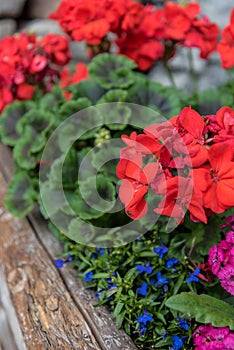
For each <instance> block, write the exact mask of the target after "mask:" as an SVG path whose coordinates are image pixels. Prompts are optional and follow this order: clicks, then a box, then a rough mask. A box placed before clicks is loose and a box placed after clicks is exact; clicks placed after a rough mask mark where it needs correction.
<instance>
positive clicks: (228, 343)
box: [223, 333, 234, 350]
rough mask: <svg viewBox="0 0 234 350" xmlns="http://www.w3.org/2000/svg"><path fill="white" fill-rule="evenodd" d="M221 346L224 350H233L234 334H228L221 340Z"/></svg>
mask: <svg viewBox="0 0 234 350" xmlns="http://www.w3.org/2000/svg"><path fill="white" fill-rule="evenodd" d="M223 346H224V348H223V349H224V350H233V349H234V334H233V333H230V334H229V335H228V336H227V337H226V338H224V340H223Z"/></svg>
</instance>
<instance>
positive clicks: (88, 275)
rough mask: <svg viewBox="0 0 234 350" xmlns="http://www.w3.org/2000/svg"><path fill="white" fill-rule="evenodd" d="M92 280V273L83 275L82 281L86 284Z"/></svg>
mask: <svg viewBox="0 0 234 350" xmlns="http://www.w3.org/2000/svg"><path fill="white" fill-rule="evenodd" d="M92 279H93V272H92V271H90V272H87V273H86V274H85V279H84V281H85V282H87V283H88V282H90V281H92Z"/></svg>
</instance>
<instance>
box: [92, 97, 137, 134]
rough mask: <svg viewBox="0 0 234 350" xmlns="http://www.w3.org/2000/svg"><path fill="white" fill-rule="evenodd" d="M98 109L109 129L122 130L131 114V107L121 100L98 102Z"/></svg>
mask: <svg viewBox="0 0 234 350" xmlns="http://www.w3.org/2000/svg"><path fill="white" fill-rule="evenodd" d="M98 109H99V111H100V113H101V114H102V116H103V118H104V124H105V125H106V126H107V127H108V128H109V129H111V130H124V129H125V128H126V126H127V124H128V122H129V120H130V118H131V115H132V111H131V108H129V107H128V106H127V105H126V104H125V103H122V102H116V103H104V104H100V105H98Z"/></svg>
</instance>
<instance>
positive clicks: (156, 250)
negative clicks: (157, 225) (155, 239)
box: [154, 243, 168, 258]
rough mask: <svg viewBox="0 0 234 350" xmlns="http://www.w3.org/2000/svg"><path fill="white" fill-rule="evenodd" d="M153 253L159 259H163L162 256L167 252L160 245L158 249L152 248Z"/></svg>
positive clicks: (166, 249)
mask: <svg viewBox="0 0 234 350" xmlns="http://www.w3.org/2000/svg"><path fill="white" fill-rule="evenodd" d="M154 252H155V253H156V254H157V255H158V256H159V258H163V256H164V255H165V254H166V253H167V252H168V248H167V247H166V246H165V245H164V244H163V243H161V244H160V247H154Z"/></svg>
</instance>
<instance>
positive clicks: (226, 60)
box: [217, 9, 234, 69]
mask: <svg viewBox="0 0 234 350" xmlns="http://www.w3.org/2000/svg"><path fill="white" fill-rule="evenodd" d="M217 51H218V53H219V54H220V58H221V65H222V67H223V68H224V69H230V68H232V67H233V66H234V9H233V10H232V12H231V18H230V24H229V25H227V26H226V27H225V28H224V29H223V32H222V39H221V41H220V42H219V44H218V47H217Z"/></svg>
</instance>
